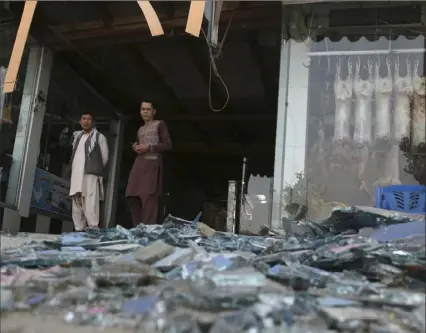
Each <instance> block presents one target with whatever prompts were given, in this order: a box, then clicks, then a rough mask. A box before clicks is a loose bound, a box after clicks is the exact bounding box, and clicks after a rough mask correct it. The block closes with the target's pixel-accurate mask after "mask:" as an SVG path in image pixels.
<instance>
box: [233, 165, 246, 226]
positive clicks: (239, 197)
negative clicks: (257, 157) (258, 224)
mask: <svg viewBox="0 0 426 333" xmlns="http://www.w3.org/2000/svg"><path fill="white" fill-rule="evenodd" d="M246 168H247V158H246V157H244V158H243V169H242V173H241V180H240V184H237V185H239V186H237V188H236V207H235V233H236V234H239V233H240V226H241V210H242V209H243V208H244V204H243V202H244V184H245V177H246ZM243 216H244V214H243Z"/></svg>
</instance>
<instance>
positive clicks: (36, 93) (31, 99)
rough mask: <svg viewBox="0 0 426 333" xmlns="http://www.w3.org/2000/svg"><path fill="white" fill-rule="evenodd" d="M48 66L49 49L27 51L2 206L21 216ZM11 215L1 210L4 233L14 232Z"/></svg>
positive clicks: (31, 172)
mask: <svg viewBox="0 0 426 333" xmlns="http://www.w3.org/2000/svg"><path fill="white" fill-rule="evenodd" d="M52 63H53V54H52V52H51V51H50V50H48V49H46V48H45V47H40V46H34V47H31V48H30V52H29V57H28V65H27V71H26V77H25V84H24V90H23V95H22V101H21V109H20V113H19V120H18V127H17V131H16V138H15V144H14V148H13V162H12V166H11V170H10V177H9V184H8V189H7V195H6V203H7V204H9V205H11V206H14V207H16V208H17V213H18V214H19V215H20V216H24V217H28V215H29V212H30V202H31V194H32V188H33V183H34V173H35V168H36V165H37V158H38V153H39V146H40V138H41V131H42V127H43V120H44V113H45V107H46V101H47V93H48V89H49V81H50V72H51V69H52ZM11 215H14V216H15V215H16V213H12V212H8V210H7V209H5V213H4V220H3V221H4V223H3V226H4V228H5V229H8V230H13V229H15V227H12V226H11V225H9V224H10V223H15V222H16V221H15V220H17V218H16V219H11V218H10V216H11ZM5 224H6V226H5ZM18 230H19V226H18Z"/></svg>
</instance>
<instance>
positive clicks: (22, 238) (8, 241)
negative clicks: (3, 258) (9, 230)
mask: <svg viewBox="0 0 426 333" xmlns="http://www.w3.org/2000/svg"><path fill="white" fill-rule="evenodd" d="M57 237H58V235H48V234H30V233H19V234H17V235H16V236H11V235H7V234H1V235H0V245H1V250H4V249H8V248H11V247H20V246H22V245H25V244H28V243H30V242H33V241H36V242H41V241H45V240H52V239H55V238H57Z"/></svg>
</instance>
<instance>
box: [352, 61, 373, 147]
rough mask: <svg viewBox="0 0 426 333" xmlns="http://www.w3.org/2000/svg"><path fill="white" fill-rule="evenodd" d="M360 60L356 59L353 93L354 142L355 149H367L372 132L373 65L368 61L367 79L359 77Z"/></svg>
mask: <svg viewBox="0 0 426 333" xmlns="http://www.w3.org/2000/svg"><path fill="white" fill-rule="evenodd" d="M360 70H361V60H360V59H359V58H358V61H357V63H356V69H355V80H354V92H355V97H356V102H355V112H354V113H355V117H354V118H355V119H354V120H355V124H354V142H355V146H356V147H357V148H364V147H368V146H369V145H370V144H371V130H372V126H371V125H372V124H371V120H372V108H371V107H372V102H373V92H374V83H373V64H372V62H371V61H370V59H369V60H368V62H367V70H368V78H367V79H366V80H363V79H361V77H360Z"/></svg>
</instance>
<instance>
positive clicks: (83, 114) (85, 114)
mask: <svg viewBox="0 0 426 333" xmlns="http://www.w3.org/2000/svg"><path fill="white" fill-rule="evenodd" d="M83 116H90V117H92V120H93V121H95V115H94V114H93V113H92V112H91V111H84V112H82V113H81V114H80V118H82V117H83Z"/></svg>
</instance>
